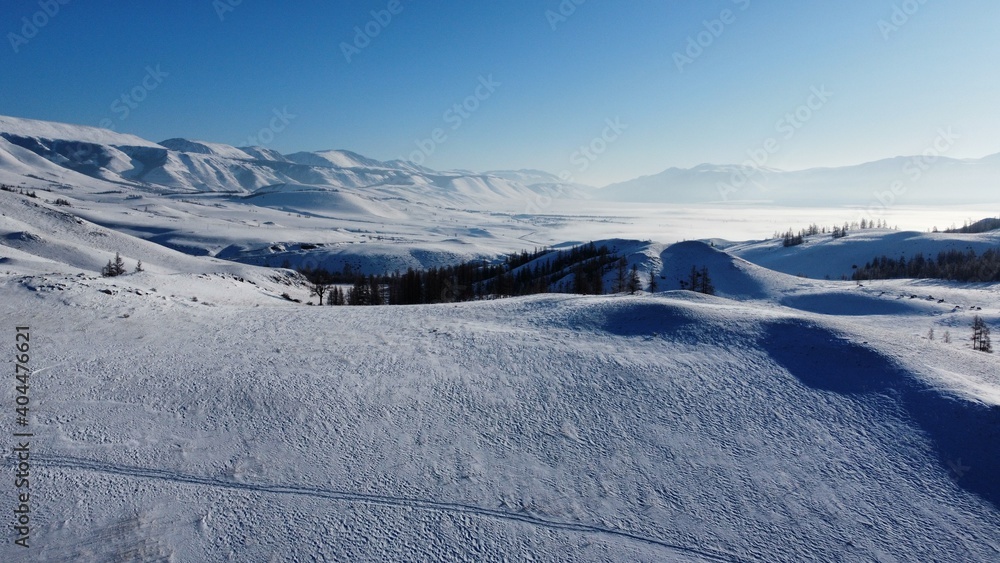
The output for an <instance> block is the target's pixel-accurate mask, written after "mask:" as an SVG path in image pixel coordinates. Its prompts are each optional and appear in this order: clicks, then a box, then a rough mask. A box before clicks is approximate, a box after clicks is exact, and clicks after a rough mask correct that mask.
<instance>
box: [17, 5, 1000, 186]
mask: <svg viewBox="0 0 1000 563" xmlns="http://www.w3.org/2000/svg"><path fill="white" fill-rule="evenodd" d="M60 1H61V2H67V0H42V1H41V2H40V1H39V0H33V1H29V0H5V1H4V8H3V11H2V14H0V31H2V32H3V33H4V37H5V41H4V44H3V45H2V46H0V77H2V78H0V114H5V115H13V116H18V117H29V118H34V119H45V120H52V121H65V122H70V123H81V124H87V125H99V124H101V123H102V122H103V123H104V124H111V125H113V127H114V128H115V130H117V131H121V132H128V133H134V134H136V135H139V136H141V137H144V138H147V139H150V140H153V141H162V140H165V139H168V138H172V137H187V138H192V139H200V140H206V141H215V142H221V143H227V144H233V145H244V144H246V143H247V140H248V139H249V138H251V137H255V136H257V135H258V134H259V133H260V132H261V130H262V129H263V130H266V129H267V128H269V127H270V126H271V125H272V124H275V125H277V126H278V127H277V129H281V130H280V131H273V135H272V134H271V133H272V131H267V132H265V134H264V135H263V136H260V137H258V138H259V139H263V140H265V141H267V142H266V143H263V142H261V143H258V144H264V145H266V146H268V147H270V148H273V149H276V150H279V151H281V152H283V153H290V152H296V151H303V150H322V149H332V148H344V149H350V150H353V151H356V152H359V153H362V154H364V155H367V156H371V157H373V158H378V159H381V160H388V159H394V158H409V157H410V156H411V155H412V154H413V153H414V151H418V150H419V148H418V144H417V141H419V140H423V139H428V138H432V137H433V133H434V131H435V129H441V130H442V133H443V134H444V135H443V136H442V135H440V134H439V135H438V141H434V142H432V143H431V144H428V143H427V142H425V143H424V144H423V146H424V147H425V150H424V151H423V154H421V153H417V154H418V156H420V157H421V159H422V160H424V161H425V162H424V163H425V164H426V165H427V166H430V167H433V168H438V169H451V168H464V169H470V170H476V171H484V170H491V169H518V168H539V169H543V170H548V171H550V172H554V173H559V172H562V171H568V172H570V173H571V174H572V176H573V177H574V179H576V180H578V181H582V182H585V183H589V184H592V185H604V184H607V183H610V182H614V181H621V180H626V179H630V178H633V177H636V176H640V175H647V174H654V173H657V172H660V171H662V170H664V169H666V168H669V167H672V166H680V167H690V166H694V165H697V164H700V163H705V162H710V163H718V164H722V163H738V162H742V161H744V160H746V159H747V152H748V151H752V150H754V149H759V148H760V147H762V146H763V145H764V143H765V141H767V140H768V139H772V138H773V139H775V140H776V141H777V143H776V144H777V146H778V149H777V150H776V151H775V152H774V153H773V154H770V155H769V156H768V159H767V162H766V165H767V166H772V167H777V168H786V169H801V168H808V167H815V166H837V165H846V164H855V163H860V162H865V161H871V160H876V159H880V158H885V157H891V156H897V155H904V154H907V155H908V154H918V153H920V152H922V151H924V150H925V149H926V148H928V147H929V146H931V144H932V143H933V141H934V139H935V136H936V131H937V130H938V128H946V127H951V128H952V129H953V131H954V133H955V134H957V135H959V140H958V142H957V143H956V144H955V145H954V147H953V148H952V149H951V150H950V151H949V154H948V155H949V156H954V157H980V156H984V155H987V154H992V153H996V152H1000V140H998V139H997V132H998V131H1000V111H998V109H997V104H998V101H1000V72H998V71H997V68H998V66H997V65H998V62H1000V41H998V40H997V39H996V37H997V34H996V30H995V26H996V24H997V22H998V21H1000V2H997V1H996V0H948V1H945V0H924V1H923V3H921V2H920V1H918V0H836V1H835V0H825V1H821V0H796V1H791V0H783V1H778V0H772V1H765V0H706V1H693V0H692V1H654V0H618V1H611V0H575V2H574V0H565V1H560V0H504V1H478V0H438V1H434V2H431V1H429V0H427V1H422V0H401V1H400V6H401V7H402V11H401V12H400V13H398V14H395V15H393V16H392V19H391V21H390V22H389V23H388V25H385V26H382V25H381V24H378V23H377V22H375V23H372V24H370V22H372V21H373V20H374V19H375V18H374V17H373V15H372V11H373V10H375V11H379V10H385V9H386V8H387V7H389V5H390V4H391V2H390V1H389V0H372V1H368V0H365V1H360V0H359V1H351V2H343V1H340V2H338V1H322V0H301V1H294V2H277V1H265V0H179V1H172V2H135V1H127V2H126V1H118V0H112V1H107V2H83V1H80V0H68V2H67V3H66V4H65V5H62V4H58V2H60ZM47 3H52V4H53V5H58V7H59V11H58V13H56V14H55V15H54V16H51V17H49V16H48V15H44V11H43V9H44V7H45V6H46V4H47ZM577 3H579V4H577ZM561 4H562V5H563V9H564V12H566V13H569V12H570V10H569V9H567V7H572V8H573V9H574V10H573V11H572V13H571V14H569V15H568V16H566V17H565V19H562V18H559V19H555V18H553V17H552V15H553V14H559V12H560V5H561ZM894 7H898V8H899V9H900V10H903V9H905V10H906V11H909V12H912V13H911V14H909V15H907V14H905V13H904V12H903V11H899V12H898V13H897V14H896V18H895V24H901V25H898V27H896V26H895V24H893V21H892V18H893V14H894ZM914 8H916V9H914ZM726 9H728V10H730V11H731V15H730V17H728V18H727V19H728V21H729V23H722V24H721V26H720V25H719V24H715V25H711V21H712V20H718V19H719V18H720V16H721V15H722V13H723V10H726ZM49 10H50V11H53V9H52V7H51V6H50V7H49ZM547 12H550V13H548V14H547ZM40 13H41V14H43V15H39V14H40ZM220 14H221V17H220ZM23 18H27V19H28V20H29V21H30V20H32V19H34V20H35V21H36V22H40V23H44V25H43V26H41V27H39V28H38V29H37V30H33V29H31V28H30V27H29V28H28V29H27V30H25V29H23V28H24V24H25V20H24V19H23ZM384 19H385V18H384V17H383V20H384ZM904 20H905V21H904ZM706 21H708V22H709V26H708V27H714V30H715V32H716V33H715V34H712V32H711V31H709V30H707V29H706V24H705V22H706ZM880 21H881V22H884V24H883V25H882V26H881V28H880ZM369 24H370V25H369ZM366 25H368V28H369V29H370V30H375V31H377V32H378V33H377V36H376V37H374V38H371V39H370V44H368V45H367V46H364V47H363V48H360V49H358V51H360V52H355V53H353V55H352V57H351V59H352V60H351V61H350V62H348V60H347V57H345V55H344V53H343V44H344V43H347V44H354V42H355V36H356V32H355V27H356V26H359V27H362V28H364V27H365V26H366ZM887 25H894V27H893V28H889V27H887ZM25 31H27V33H25ZM33 31H34V33H32V32H33ZM702 32H704V33H702ZM699 33H702V35H701V40H702V43H703V44H705V45H707V46H705V47H703V48H701V52H700V53H698V51H697V50H692V51H691V53H692V54H694V55H696V56H694V57H690V58H689V60H688V61H686V62H685V64H684V65H683V70H679V69H678V65H677V60H676V59H675V53H681V54H684V56H687V54H685V51H686V50H687V48H688V46H689V38H693V39H694V40H695V41H697V39H698V35H699ZM12 34H14V35H12ZM17 36H20V38H18V37H17ZM29 36H30V37H29ZM21 39H23V41H22V40H21ZM362 44H363V43H362ZM15 51H16V52H15ZM149 67H151V68H157V67H159V69H160V70H162V72H163V73H166V74H167V75H168V76H162V77H160V79H148V78H147V70H146V69H147V68H149ZM489 77H492V80H493V81H494V82H495V83H499V86H495V89H494V91H492V92H490V91H489V90H487V89H485V88H479V93H480V95H481V97H482V98H484V99H482V100H475V103H472V102H471V100H470V103H469V107H472V108H474V111H471V112H468V113H466V114H465V115H464V116H463V115H461V114H460V113H456V112H454V111H453V110H452V112H451V113H447V112H448V111H449V110H451V109H452V108H453V106H454V105H455V104H457V103H462V102H463V101H466V99H467V98H468V97H469V96H473V95H475V94H476V92H477V87H478V86H479V84H480V81H481V79H483V80H485V79H488V78H489ZM144 79H145V81H146V84H147V85H155V88H152V89H144V88H143V86H142V84H143V81H144ZM160 80H162V81H160ZM821 87H825V89H826V90H827V91H828V92H831V93H832V96H831V97H830V98H829V100H827V101H826V102H820V101H819V100H818V99H816V98H814V99H812V100H810V96H811V92H812V89H813V88H817V89H819V88H821ZM137 88H138V89H139V90H138V94H140V97H142V98H143V99H142V101H141V102H139V103H135V102H133V104H132V105H133V106H134V107H128V106H126V105H125V104H124V103H123V102H122V101H121V100H120V98H121V96H122V95H123V94H125V95H128V94H129V93H130V92H133V90H135V89H137ZM116 100H118V102H116ZM810 101H812V102H813V106H814V108H815V109H814V110H809V111H802V110H801V109H800V106H802V105H803V104H806V103H808V102H810ZM477 106H478V107H477ZM126 107H128V110H129V111H128V115H127V117H124V111H123V108H126ZM276 110H277V111H279V113H280V112H282V111H287V113H288V114H291V115H294V118H292V119H289V120H288V123H287V125H285V124H284V123H282V122H281V121H276V120H272V117H273V116H274V112H275V111H276ZM796 110H800V116H808V119H806V120H804V121H803V122H801V123H798V126H801V127H800V128H795V129H794V134H793V135H789V129H788V128H787V125H788V122H787V121H786V122H785V123H784V124H783V125H785V127H784V128H783V129H780V127H781V126H780V125H779V121H780V120H782V119H783V117H784V116H785V115H786V114H788V113H794V112H796ZM463 111H464V110H463ZM123 117H124V118H123ZM609 119H610V120H615V119H619V120H620V122H621V123H622V124H624V125H625V126H626V128H625V129H624V131H623V132H621V134H620V135H619V136H617V138H615V139H614V140H613V141H612V142H608V143H606V142H604V141H603V140H602V141H598V142H596V143H594V145H593V146H594V147H595V148H596V149H599V150H603V152H601V154H593V155H592V157H593V158H590V157H586V156H583V155H582V154H581V153H579V152H578V151H579V149H580V147H581V146H586V145H591V144H592V142H594V140H595V139H597V138H599V137H600V136H601V135H602V134H604V133H608V135H607V137H608V138H609V139H611V138H613V135H611V134H610V133H611V131H606V128H607V124H606V123H607V120H609ZM456 126H457V128H456ZM772 146H773V145H772ZM428 148H430V149H432V150H426V149H428ZM427 153H430V154H427ZM584 161H586V164H587V167H586V168H587V169H586V170H583V168H584V166H583V162H584Z"/></svg>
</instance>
